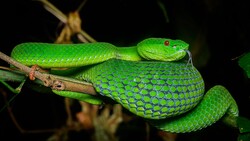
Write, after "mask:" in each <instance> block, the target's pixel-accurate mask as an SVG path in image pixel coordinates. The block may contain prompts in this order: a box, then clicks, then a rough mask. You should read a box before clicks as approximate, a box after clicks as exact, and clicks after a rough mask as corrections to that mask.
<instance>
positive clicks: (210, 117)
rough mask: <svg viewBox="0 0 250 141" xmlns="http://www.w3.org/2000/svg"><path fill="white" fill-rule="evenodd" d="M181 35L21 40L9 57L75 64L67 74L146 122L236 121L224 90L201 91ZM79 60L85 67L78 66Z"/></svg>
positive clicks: (173, 128)
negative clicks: (114, 40)
mask: <svg viewBox="0 0 250 141" xmlns="http://www.w3.org/2000/svg"><path fill="white" fill-rule="evenodd" d="M188 48H189V45H188V44H187V43H186V42H184V41H182V40H172V39H165V38H148V39H145V40H142V41H141V42H139V43H138V44H137V45H135V46H131V47H116V46H115V45H112V44H110V43H105V42H97V43H84V44H51V43H33V42H30V43H22V44H19V45H17V46H16V47H15V48H14V49H13V51H12V53H11V57H12V58H14V59H16V60H17V61H19V62H21V63H23V64H25V65H27V66H32V65H35V64H36V65H38V66H40V67H43V68H65V67H66V68H77V67H81V71H77V72H76V73H74V74H73V75H71V76H70V77H74V78H76V79H79V80H81V81H87V82H90V83H92V85H93V86H94V88H95V90H96V91H97V92H98V93H99V94H100V95H101V96H104V97H109V98H111V99H113V100H114V101H116V102H117V103H120V104H121V105H122V106H123V107H124V108H126V109H128V110H129V111H130V112H132V113H134V114H135V115H137V116H139V117H142V118H144V119H145V120H146V121H147V122H149V123H150V124H151V125H153V126H155V127H157V128H159V129H161V130H164V131H169V132H174V133H185V132H192V131H196V130H200V129H202V128H205V127H207V126H209V125H211V124H213V123H215V122H216V121H218V120H219V119H221V118H222V119H223V121H225V123H227V124H229V125H232V126H236V117H237V116H238V107H237V104H236V102H235V100H234V99H233V97H232V96H231V95H230V93H229V92H228V90H227V89H226V88H225V87H223V86H221V85H217V86H214V87H213V88H211V89H210V90H208V92H207V93H206V94H205V95H204V91H205V86H204V81H203V78H202V76H201V75H200V73H199V71H198V70H197V69H196V68H195V67H194V66H193V65H192V63H190V60H189V61H188V62H187V61H185V59H184V57H185V56H186V54H187V53H188V54H189V55H190V52H189V51H188ZM82 66H85V67H82ZM53 92H55V93H56V94H59V95H61V96H64V97H70V98H74V99H78V100H82V101H87V102H90V103H93V104H101V102H102V101H101V100H98V99H96V100H95V99H94V100H93V99H92V96H89V97H88V96H87V95H86V94H82V93H77V92H68V91H55V90H54V91H53Z"/></svg>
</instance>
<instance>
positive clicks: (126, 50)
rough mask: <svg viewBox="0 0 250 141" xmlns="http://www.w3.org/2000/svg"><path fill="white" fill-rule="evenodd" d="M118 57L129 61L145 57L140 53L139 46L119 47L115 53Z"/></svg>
mask: <svg viewBox="0 0 250 141" xmlns="http://www.w3.org/2000/svg"><path fill="white" fill-rule="evenodd" d="M115 58H116V59H121V60H128V61H140V60H143V58H142V57H141V56H140V55H139V53H138V51H137V47H136V46H133V47H117V51H116V54H115Z"/></svg>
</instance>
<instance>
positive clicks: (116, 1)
mask: <svg viewBox="0 0 250 141" xmlns="http://www.w3.org/2000/svg"><path fill="white" fill-rule="evenodd" d="M51 2H52V3H53V4H54V5H55V6H56V7H58V8H59V9H60V10H61V11H62V12H64V13H66V14H67V13H69V12H70V11H74V10H75V9H77V7H78V5H79V4H80V3H81V1H79V0H53V1H51ZM162 4H163V5H164V7H165V9H166V12H167V18H166V16H164V14H163V11H162V10H161V8H160V7H159V5H158V4H157V1H156V0H105V1H102V0H88V2H87V3H86V5H85V6H84V7H83V9H82V10H81V11H80V15H81V18H82V29H83V30H85V31H86V32H87V33H89V34H90V35H91V36H92V37H94V38H95V39H96V40H97V41H104V42H110V43H113V44H115V45H117V46H129V45H134V44H135V43H137V42H138V41H140V40H142V39H144V38H147V37H165V38H173V39H175V38H178V39H182V40H184V41H186V42H188V43H189V44H190V50H191V52H192V53H193V57H194V58H193V59H194V65H195V66H196V67H197V68H198V69H199V70H200V72H201V74H202V76H203V78H204V80H205V83H206V89H209V88H211V87H212V86H214V85H217V84H221V85H224V86H225V87H227V89H228V90H229V91H230V92H231V94H232V95H233V97H234V98H235V100H236V102H237V103H238V106H239V110H240V115H241V116H244V117H248V118H250V110H249V109H248V108H249V107H250V97H249V95H250V91H249V86H250V85H249V79H248V78H247V77H246V74H245V73H244V72H243V70H242V69H241V68H240V67H239V66H238V63H237V59H234V58H237V57H239V56H240V55H242V54H244V53H245V52H248V51H249V39H250V38H249V37H250V36H249V34H250V32H249V31H250V15H249V14H250V11H249V10H250V8H249V5H248V4H246V2H243V1H222V0H211V1H209V0H190V1H181V0H175V1H170V0H166V1H164V0H162ZM0 6H1V27H0V28H1V31H0V41H1V42H0V50H1V52H4V53H6V54H7V55H9V54H10V52H11V50H12V48H13V47H14V46H15V45H17V44H19V43H22V42H30V41H34V42H35V41H36V42H53V41H54V40H55V39H56V38H57V36H58V34H59V33H60V29H61V27H62V23H60V21H59V20H58V19H57V18H55V17H54V16H53V15H52V14H50V13H49V12H48V11H46V10H45V9H44V8H43V6H42V4H41V3H39V2H38V1H29V0H26V1H19V0H16V1H14V0H13V1H8V2H1V4H0ZM0 63H1V65H7V64H6V63H5V62H3V61H0ZM0 88H1V89H3V90H5V91H7V92H8V93H9V94H10V95H13V94H11V93H10V92H9V91H8V90H7V89H6V88H5V87H4V86H2V85H0ZM23 91H25V92H26V93H24V92H23V93H21V94H20V95H19V96H17V97H16V98H15V100H14V102H12V105H11V106H12V107H13V112H14V114H15V116H16V118H17V119H18V121H19V122H20V124H21V125H22V127H23V128H25V129H31V130H32V129H36V128H39V129H42V128H53V127H60V126H61V125H62V124H63V123H64V120H65V118H66V117H65V113H64V109H63V108H61V107H62V106H63V102H62V99H61V98H59V97H58V96H52V95H46V94H44V95H42V94H37V93H35V92H34V91H31V92H30V90H29V89H28V88H24V90H23ZM27 92H29V93H27ZM1 100H2V96H1ZM1 102H2V101H1ZM1 105H3V104H2V103H1ZM0 115H1V117H0V132H1V133H0V140H7V139H8V140H11V139H13V140H20V139H25V140H45V139H46V137H48V135H50V134H21V133H19V131H18V130H17V129H16V127H15V126H14V125H13V123H12V121H11V120H10V117H9V116H8V113H7V110H4V111H2V112H1V113H0ZM222 129H223V130H221V127H220V125H215V126H212V127H209V128H208V129H205V131H200V132H198V133H190V134H184V135H180V139H183V140H192V139H196V140H217V139H219V138H223V140H236V138H237V133H235V131H234V130H233V131H232V130H230V129H228V128H225V127H222ZM217 136H218V137H217ZM5 137H7V139H5ZM131 138H132V137H131Z"/></svg>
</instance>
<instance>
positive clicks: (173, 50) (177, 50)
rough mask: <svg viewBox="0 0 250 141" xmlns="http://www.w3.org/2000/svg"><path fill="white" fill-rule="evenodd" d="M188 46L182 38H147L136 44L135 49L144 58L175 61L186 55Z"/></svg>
mask: <svg viewBox="0 0 250 141" xmlns="http://www.w3.org/2000/svg"><path fill="white" fill-rule="evenodd" d="M188 47H189V44H187V43H186V42H184V41H182V40H172V39H166V38H148V39H145V40H143V41H141V42H140V43H138V44H137V51H138V53H139V54H140V56H141V57H143V58H144V59H146V60H159V61H176V60H180V59H182V58H183V57H184V56H185V55H186V50H188Z"/></svg>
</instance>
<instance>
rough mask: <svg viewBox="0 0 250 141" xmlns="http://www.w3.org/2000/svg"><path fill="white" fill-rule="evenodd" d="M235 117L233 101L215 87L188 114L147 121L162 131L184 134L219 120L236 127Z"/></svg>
mask: <svg viewBox="0 0 250 141" xmlns="http://www.w3.org/2000/svg"><path fill="white" fill-rule="evenodd" d="M237 117H238V107H237V104H236V102H235V100H234V99H233V97H232V96H231V94H230V93H229V92H228V90H227V89H226V88H225V87H223V86H220V85H216V86H214V87H212V88H211V89H210V90H209V91H208V92H207V93H206V95H205V96H204V98H203V99H202V101H201V102H200V103H199V104H198V105H197V107H195V108H194V109H193V110H191V111H190V112H188V113H186V114H184V115H182V116H178V117H173V118H168V119H162V120H148V121H149V122H150V123H151V124H152V125H153V126H155V127H157V128H159V129H161V130H164V131H168V132H174V133H185V132H192V131H197V130H200V129H202V128H205V127H207V126H210V125H211V124H213V123H215V122H216V121H218V120H219V119H221V118H222V121H224V122H225V123H226V124H228V125H231V126H233V127H236V126H237V125H236V118H237Z"/></svg>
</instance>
